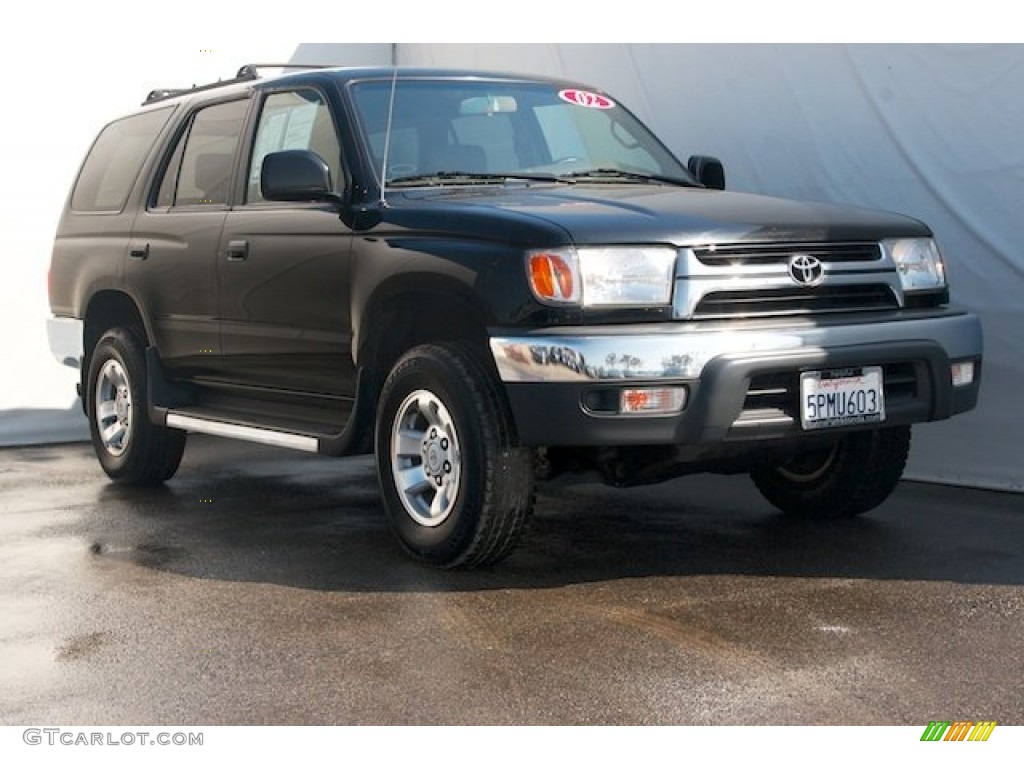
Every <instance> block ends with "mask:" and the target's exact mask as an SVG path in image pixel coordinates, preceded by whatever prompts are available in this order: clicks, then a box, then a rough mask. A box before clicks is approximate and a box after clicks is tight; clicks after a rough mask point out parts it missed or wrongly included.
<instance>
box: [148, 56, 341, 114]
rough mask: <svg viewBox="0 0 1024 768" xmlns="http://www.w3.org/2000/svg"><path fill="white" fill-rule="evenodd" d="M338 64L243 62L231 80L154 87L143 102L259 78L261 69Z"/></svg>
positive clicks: (326, 66)
mask: <svg viewBox="0 0 1024 768" xmlns="http://www.w3.org/2000/svg"><path fill="white" fill-rule="evenodd" d="M335 66H337V65H336V64H243V65H242V66H241V67H239V68H238V72H237V73H235V76H234V77H233V78H231V79H230V80H218V81H217V82H215V83H206V84H204V85H193V86H192V87H191V88H154V89H153V90H152V91H150V92H149V93H148V94H146V100H145V101H144V102H142V105H143V106H146V105H147V104H152V103H153V102H156V101H163V100H164V99H171V98H174V97H175V96H182V95H184V94H186V93H197V92H199V91H207V90H210V89H211V88H220V87H222V86H225V85H234V84H236V83H245V82H249V81H250V80H259V78H260V75H259V70H261V69H329V68H331V67H335Z"/></svg>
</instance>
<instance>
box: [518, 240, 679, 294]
mask: <svg viewBox="0 0 1024 768" xmlns="http://www.w3.org/2000/svg"><path fill="white" fill-rule="evenodd" d="M675 263H676V249H675V248H667V247H650V248H645V247H631V246H609V247H605V248H592V247H582V248H557V249H552V250H547V251H531V252H530V253H528V254H527V270H526V271H527V275H528V277H529V279H530V288H531V289H532V290H533V294H534V296H536V297H537V299H538V300H539V301H541V302H543V303H545V304H575V305H582V306H585V307H630V306H633V307H636V306H645V307H646V306H664V305H667V304H669V303H671V301H672V281H673V278H674V274H675Z"/></svg>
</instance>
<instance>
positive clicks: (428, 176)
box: [388, 171, 572, 187]
mask: <svg viewBox="0 0 1024 768" xmlns="http://www.w3.org/2000/svg"><path fill="white" fill-rule="evenodd" d="M510 180H511V181H554V182H563V183H572V181H571V180H569V179H566V178H564V177H561V176H555V175H554V174H551V173H516V172H510V173H471V172H469V171H435V172H433V173H417V174H415V175H413V176H401V177H399V178H397V179H389V180H388V186H389V187H403V186H422V185H435V184H438V185H440V184H475V183H484V184H502V183H504V182H506V181H510Z"/></svg>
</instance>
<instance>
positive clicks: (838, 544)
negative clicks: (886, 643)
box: [84, 441, 1024, 592]
mask: <svg viewBox="0 0 1024 768" xmlns="http://www.w3.org/2000/svg"><path fill="white" fill-rule="evenodd" d="M225 445H226V444H225V443H223V442H222V441H209V442H208V443H207V444H206V445H205V446H204V448H205V449H209V448H210V447H211V446H212V447H213V451H212V452H211V451H210V450H206V451H205V453H203V454H201V455H199V456H196V455H195V454H194V453H192V449H191V448H190V454H189V455H190V456H191V459H189V460H187V463H191V464H192V466H186V467H184V468H183V470H182V472H180V473H179V476H178V478H176V479H175V480H174V481H172V482H171V483H169V484H168V485H166V486H164V487H161V488H158V489H139V488H125V487H121V486H117V485H113V484H104V485H102V486H101V487H100V489H99V493H98V501H99V503H98V504H96V505H95V507H94V508H93V509H92V511H91V512H90V513H89V518H88V520H86V521H84V523H85V525H86V528H87V530H88V532H89V533H88V536H89V537H90V538H91V541H90V549H91V551H92V553H93V554H94V555H95V556H97V557H116V558H120V559H128V560H131V561H133V562H135V563H137V564H139V565H141V566H145V567H150V568H157V569H161V570H166V571H170V572H174V573H178V574H182V575H187V576H193V577H196V578H203V579H219V580H227V581H246V582H249V581H254V582H267V583H273V584H279V585H286V586H292V587H298V588H303V589H317V590H342V591H345V590H347V591H373V592H381V591H396V592H418V591H422V592H450V591H472V590H495V589H544V588H552V587H559V586H564V585H569V584H579V583H588V582H597V581H608V580H615V579H623V578H637V577H651V576H704V575H716V574H732V575H737V574H739V575H751V576H784V577H785V576H789V577H820V578H841V579H900V580H915V581H916V580H925V581H942V580H948V581H954V582H960V583H984V584H1013V585H1019V584H1022V583H1024V552H1022V550H1021V547H1020V546H1019V542H1020V541H1024V514H1021V513H1022V512H1024V496H1020V495H1014V494H1002V493H995V492H985V491H968V490H963V489H954V488H949V487H942V486H934V485H927V484H920V483H903V484H901V486H900V488H899V489H898V490H897V492H896V493H895V494H894V496H893V497H892V498H891V499H890V500H889V501H888V502H886V504H885V505H884V506H883V507H881V508H880V509H878V510H876V511H875V512H874V513H872V514H869V515H866V516H864V517H860V518H855V519H851V520H837V521H818V522H815V521H804V520H794V519H791V518H788V517H785V516H783V515H780V514H777V513H775V512H774V511H773V510H772V508H771V507H770V506H769V505H768V504H767V503H766V502H764V501H763V500H761V498H760V496H759V495H758V494H757V492H756V490H755V489H754V488H753V485H752V484H751V483H750V482H749V480H748V479H747V478H746V477H716V476H695V477H689V478H681V479H678V480H674V481H671V482H669V483H665V484H662V485H659V486H650V487H645V488H637V489H630V490H618V489H610V488H606V487H604V486H601V485H597V484H585V485H575V486H564V485H560V486H545V487H542V489H541V492H540V493H539V495H538V500H537V508H536V513H535V516H534V519H533V521H532V525H531V528H530V530H529V532H528V534H527V535H526V536H525V538H524V540H523V541H522V543H521V544H520V546H519V548H518V549H517V551H516V552H515V553H514V554H513V555H512V557H510V558H509V559H508V560H506V561H505V562H503V563H501V564H499V565H497V566H494V567H491V568H487V569H481V570H476V571H469V572H460V571H445V570H440V569H436V568H431V567H428V566H424V565H421V564H418V563H416V562H414V561H412V560H411V559H410V558H409V557H408V556H407V555H405V553H404V552H402V550H401V548H400V546H399V545H398V544H397V542H396V541H395V540H394V539H393V538H392V537H391V535H390V533H389V531H388V529H387V526H386V523H385V520H384V517H383V512H382V509H381V505H380V500H379V496H378V490H377V481H376V477H375V474H374V471H373V465H372V460H371V459H370V458H368V457H361V458H354V459H340V460H325V459H318V458H316V457H306V456H302V455H297V454H294V453H288V452H279V451H275V450H272V449H263V448H255V447H252V446H248V447H246V448H245V449H243V450H242V451H239V449H235V448H231V449H227V450H226V451H225V452H224V453H223V454H221V450H222V446H225ZM245 451H248V453H246V452H245ZM197 470H198V471H197Z"/></svg>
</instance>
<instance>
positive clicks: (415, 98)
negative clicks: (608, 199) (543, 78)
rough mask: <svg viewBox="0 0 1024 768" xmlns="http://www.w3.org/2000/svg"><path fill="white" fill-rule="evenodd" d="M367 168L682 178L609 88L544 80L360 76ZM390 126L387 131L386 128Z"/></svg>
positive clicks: (401, 172)
mask: <svg viewBox="0 0 1024 768" xmlns="http://www.w3.org/2000/svg"><path fill="white" fill-rule="evenodd" d="M352 93H353V96H354V99H355V104H356V108H357V110H358V112H359V118H360V123H361V126H362V129H363V136H364V140H365V143H366V145H367V147H368V148H369V150H370V153H371V156H372V158H373V164H374V168H375V169H376V170H378V172H379V169H380V167H381V165H382V163H383V156H384V147H385V145H387V148H388V158H387V166H388V167H387V174H386V175H387V180H388V181H389V182H390V181H400V180H401V179H402V178H403V177H405V176H416V175H419V174H424V173H427V174H429V173H445V172H447V173H457V172H466V173H497V174H501V173H515V172H517V171H519V172H524V173H526V172H529V173H538V172H540V173H550V174H552V175H553V176H558V175H562V174H580V173H586V172H587V171H591V170H597V169H612V170H621V171H627V172H641V173H642V172H646V173H651V174H656V175H665V176H670V177H676V178H679V179H681V180H689V179H690V175H689V173H688V172H687V171H686V170H685V169H684V168H683V167H682V166H681V165H680V164H679V161H678V160H676V158H674V157H673V156H672V155H671V154H670V153H669V152H668V150H667V149H666V148H665V147H664V146H663V145H662V144H661V143H660V142H658V140H657V139H655V138H654V136H653V135H651V133H650V132H649V131H648V130H647V129H646V128H645V127H644V126H643V125H642V124H641V123H640V122H639V121H638V120H637V119H636V118H635V117H633V116H632V115H631V114H630V113H629V112H627V111H626V110H625V109H624V108H622V107H621V106H620V105H618V104H616V103H615V102H614V101H613V100H612V99H609V98H608V97H606V96H603V95H600V94H596V93H591V92H588V91H583V90H579V89H575V88H561V87H559V86H557V85H549V84H544V83H516V82H501V81H467V80H429V79H415V80H398V81H397V83H396V84H395V86H394V98H393V99H392V83H391V81H390V80H380V81H365V82H361V83H357V84H355V85H354V86H353V87H352ZM389 129H390V139H389V140H388V137H387V134H388V131H389Z"/></svg>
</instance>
